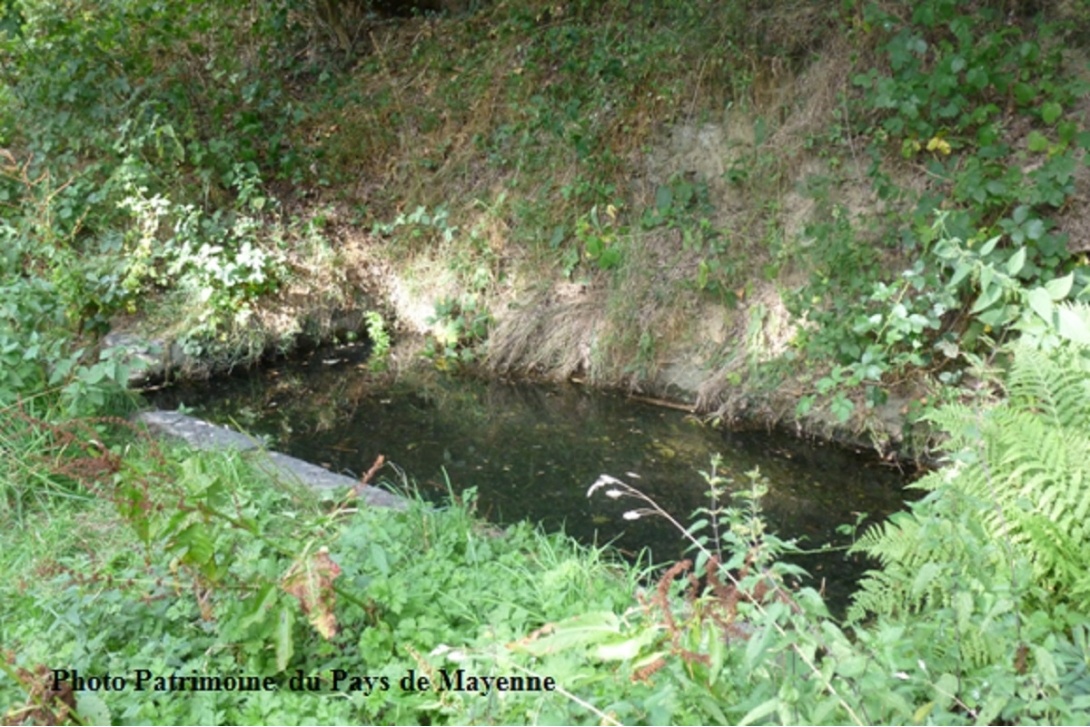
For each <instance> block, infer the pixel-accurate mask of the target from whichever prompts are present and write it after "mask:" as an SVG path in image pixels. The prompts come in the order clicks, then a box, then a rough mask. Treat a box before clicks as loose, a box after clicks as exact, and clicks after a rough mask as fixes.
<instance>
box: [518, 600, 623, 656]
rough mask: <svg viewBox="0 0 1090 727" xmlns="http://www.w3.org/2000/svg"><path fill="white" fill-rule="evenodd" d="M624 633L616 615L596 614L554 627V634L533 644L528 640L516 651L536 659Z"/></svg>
mask: <svg viewBox="0 0 1090 727" xmlns="http://www.w3.org/2000/svg"><path fill="white" fill-rule="evenodd" d="M545 628H547V627H545ZM542 631H544V629H542ZM620 632H621V621H620V619H619V618H618V617H617V615H616V614H615V613H613V612H612V611H592V612H590V613H585V614H582V615H579V616H575V617H573V618H569V619H566V620H564V621H561V622H560V623H557V624H553V625H552V632H551V633H549V634H548V635H546V636H543V637H541V638H537V639H532V640H530V639H524V640H523V641H520V642H518V643H516V644H514V645H513V646H512V648H514V649H516V650H518V651H525V652H527V653H529V654H533V655H535V656H544V655H545V654H555V653H558V652H560V651H564V650H565V649H571V648H576V647H589V646H593V645H595V644H601V643H602V642H604V641H607V640H608V639H609V638H610V637H613V636H616V635H618V634H619V633H620Z"/></svg>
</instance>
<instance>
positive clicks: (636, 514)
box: [621, 510, 643, 520]
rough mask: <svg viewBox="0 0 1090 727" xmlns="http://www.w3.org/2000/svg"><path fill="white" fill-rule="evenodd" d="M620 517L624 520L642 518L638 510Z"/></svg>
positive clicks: (630, 511)
mask: <svg viewBox="0 0 1090 727" xmlns="http://www.w3.org/2000/svg"><path fill="white" fill-rule="evenodd" d="M621 517H623V518H624V519H625V520H639V519H640V518H641V517H643V513H642V512H640V511H639V510H629V511H628V512H626V513H625V514H624V515H622V516H621Z"/></svg>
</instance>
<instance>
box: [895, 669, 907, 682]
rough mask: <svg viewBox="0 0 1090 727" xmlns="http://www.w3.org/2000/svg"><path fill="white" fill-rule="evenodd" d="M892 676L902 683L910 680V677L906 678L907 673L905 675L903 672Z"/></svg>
mask: <svg viewBox="0 0 1090 727" xmlns="http://www.w3.org/2000/svg"><path fill="white" fill-rule="evenodd" d="M893 676H895V677H896V678H898V679H900V680H902V681H908V680H909V679H910V678H911V677H909V676H908V674H907V673H905V672H903V671H898V672H894V673H893Z"/></svg>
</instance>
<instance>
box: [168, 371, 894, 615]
mask: <svg viewBox="0 0 1090 727" xmlns="http://www.w3.org/2000/svg"><path fill="white" fill-rule="evenodd" d="M358 358H359V356H358V355H355V352H354V351H353V350H344V351H337V350H332V351H330V350H327V351H322V352H317V353H315V354H314V355H312V356H311V357H310V359H308V360H307V361H303V362H295V363H291V364H285V365H281V366H277V367H273V368H269V369H265V370H262V371H258V372H254V373H249V374H247V375H244V376H235V377H231V378H227V379H222V380H219V381H214V382H207V383H205V384H201V385H194V384H187V385H181V386H176V387H172V388H170V389H167V390H164V391H162V392H160V393H159V394H158V395H157V397H156V404H157V405H158V406H160V407H162V408H175V407H177V405H179V404H184V405H185V406H187V407H188V408H189V409H191V410H192V411H193V413H194V414H196V415H197V416H201V417H204V418H206V419H209V420H212V421H217V422H220V423H224V424H232V425H235V426H240V427H242V428H244V429H246V430H248V431H250V432H251V433H253V434H259V435H263V436H265V437H267V439H268V441H269V445H270V447H272V448H275V449H278V450H280V451H283V452H286V453H289V454H292V455H294V456H297V457H300V458H302V459H305V460H308V461H311V462H316V463H319V464H322V465H325V466H326V467H328V468H330V469H332V470H334V471H337V472H342V473H346V474H350V475H354V476H358V475H360V474H362V473H363V472H365V471H367V469H368V468H369V467H370V466H371V464H372V463H373V462H374V461H375V459H376V457H378V455H380V454H381V455H384V456H385V457H386V460H387V461H388V462H389V463H391V466H390V467H389V468H388V469H386V470H384V473H386V474H387V475H388V476H390V479H397V477H396V470H395V469H394V468H395V467H396V468H400V469H401V470H403V471H404V472H405V473H406V474H407V475H408V476H409V477H410V478H411V479H412V480H414V481H415V482H416V483H417V486H418V488H419V490H420V492H421V494H422V495H423V496H424V497H426V498H428V499H432V500H436V501H441V500H443V499H445V498H446V497H448V487H449V488H450V489H451V490H453V491H454V492H456V493H460V492H462V491H464V490H466V489H468V488H476V491H477V495H478V509H479V511H480V512H481V514H483V515H485V516H487V517H488V518H490V519H491V520H493V521H495V522H499V523H511V522H515V521H517V520H521V519H531V520H534V521H537V522H540V523H541V524H542V525H543V526H544V527H545V528H547V529H559V528H563V529H564V530H565V531H566V532H567V533H569V534H570V535H572V536H573V537H575V538H577V539H578V540H580V541H582V542H584V543H604V542H611V543H613V544H614V545H615V546H616V547H618V548H620V549H621V550H622V551H624V552H627V553H629V554H633V555H634V554H635V553H637V552H639V551H640V550H641V549H643V548H650V549H651V552H652V556H653V558H654V560H655V561H656V562H664V561H668V560H676V559H677V558H678V557H680V556H681V555H682V554H683V553H684V550H685V542H684V541H683V540H682V539H681V538H680V537H679V536H678V534H677V532H676V530H675V529H674V528H673V527H672V526H671V525H669V523H667V522H666V521H665V520H664V519H661V518H654V517H643V518H640V519H638V520H635V521H630V520H625V519H624V517H623V514H624V512H625V511H627V510H631V509H633V508H634V507H636V506H638V505H639V503H637V502H635V501H632V500H624V499H622V500H617V501H614V500H611V499H609V498H607V497H604V496H602V495H601V494H600V493H599V494H597V495H596V496H595V497H593V498H591V499H588V498H587V496H586V493H587V489H588V488H589V487H590V485H591V484H592V483H593V482H594V481H595V480H596V479H597V478H598V476H599V475H601V474H609V475H612V476H615V477H618V478H620V479H622V480H625V481H626V482H629V483H630V484H633V485H635V486H638V487H639V488H640V489H641V490H642V491H643V492H645V493H646V494H648V495H650V496H651V497H653V498H654V499H655V501H656V502H658V503H659V504H660V505H661V506H662V507H663V508H664V509H666V510H667V511H669V512H670V513H671V514H672V515H673V516H674V517H675V518H677V519H679V520H680V521H682V522H683V523H687V522H689V519H690V516H691V514H692V513H693V511H694V510H695V509H697V508H698V507H700V506H702V505H706V504H707V499H706V489H707V488H706V486H705V484H704V480H703V478H702V476H701V475H700V473H699V471H700V470H705V471H707V470H709V469H710V466H711V457H712V455H713V454H715V453H719V454H721V455H722V457H723V465H722V471H723V473H724V474H727V475H728V476H732V477H733V478H734V479H735V481H736V482H737V483H738V485H739V486H744V484H745V483H746V482H747V479H746V477H745V476H744V473H746V472H747V471H750V470H752V469H754V468H759V469H760V471H761V473H762V474H764V475H765V476H766V477H767V478H768V480H769V482H770V491H769V493H768V495H767V497H766V498H765V499H764V503H763V504H764V508H765V510H766V515H767V519H768V521H769V524H770V527H771V528H772V529H773V530H775V531H776V532H777V533H778V534H779V535H780V536H781V537H784V538H798V539H799V541H800V544H801V545H802V546H803V547H807V548H815V549H816V548H818V547H820V546H821V545H823V544H825V543H833V544H844V543H845V542H847V541H846V539H845V538H844V537H843V536H840V535H838V534H837V533H836V527H837V526H838V525H840V524H842V523H853V522H855V521H856V516H857V514H858V513H868V514H869V518H868V522H873V521H875V520H876V519H878V518H881V517H885V516H887V515H889V514H890V513H892V512H894V511H896V510H898V509H901V508H902V507H903V501H904V497H905V493H904V492H903V491H902V487H903V485H904V484H905V482H906V478H905V476H904V475H903V474H902V473H900V472H898V471H897V470H896V469H893V468H891V467H889V466H887V465H885V464H883V463H881V462H879V461H877V460H876V459H874V458H872V457H869V456H865V455H860V454H859V453H855V452H851V451H847V450H843V449H839V448H836V447H831V446H823V445H816V444H812V443H807V442H803V441H800V440H798V439H795V438H793V437H790V436H788V435H786V434H784V433H771V434H770V433H766V432H763V431H759V432H755V431H746V432H723V431H720V430H716V429H713V428H711V427H709V426H707V425H705V424H703V423H701V422H700V421H699V420H698V419H697V418H695V417H693V416H690V415H687V414H685V413H684V412H681V411H677V410H674V409H670V408H664V407H661V406H654V405H651V404H647V403H643V402H640V401H634V400H632V399H629V398H627V397H625V396H622V395H620V394H612V393H605V392H600V391H596V390H591V389H587V388H584V387H579V386H575V385H530V384H514V383H500V382H482V381H478V380H466V379H461V378H441V377H437V376H435V375H428V374H425V375H421V376H419V377H414V378H402V379H401V380H399V381H397V382H395V383H393V384H391V383H390V382H389V381H382V382H380V381H378V380H376V379H375V378H374V377H373V376H372V375H371V374H370V373H369V372H368V371H367V370H366V366H365V365H364V364H362V363H360V362H359V361H358ZM637 476H638V477H637ZM799 562H800V564H801V565H803V566H804V567H805V568H807V569H808V570H809V571H810V572H811V574H812V575H813V576H814V577H815V585H817V584H819V583H820V581H821V579H825V581H826V591H827V593H828V595H829V596H830V597H831V598H832V599H833V600H834V601H836V602H839V603H843V601H844V600H845V598H846V596H847V594H848V593H849V592H850V589H851V588H852V584H853V582H854V580H855V579H856V578H857V577H858V575H859V574H860V572H861V570H862V568H863V567H864V566H865V565H866V564H865V563H863V562H860V561H859V559H857V558H856V559H855V560H853V561H849V560H846V559H845V556H844V555H843V553H840V552H834V553H825V554H821V555H816V556H808V557H805V558H802V559H800V560H799Z"/></svg>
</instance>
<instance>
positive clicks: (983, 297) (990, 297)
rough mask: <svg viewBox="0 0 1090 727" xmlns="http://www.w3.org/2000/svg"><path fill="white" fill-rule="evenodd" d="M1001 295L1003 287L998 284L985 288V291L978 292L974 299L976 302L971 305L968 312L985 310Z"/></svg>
mask: <svg viewBox="0 0 1090 727" xmlns="http://www.w3.org/2000/svg"><path fill="white" fill-rule="evenodd" d="M1002 295H1003V289H1002V288H1001V287H999V286H998V285H993V286H991V287H990V288H987V289H985V291H984V292H983V293H981V294H980V297H979V298H977V299H976V303H974V304H973V307H972V309H971V310H970V311H969V312H970V313H980V312H981V311H983V310H987V309H988V308H990V307H991V306H992V305H994V304H995V302H996V301H998V300H999V298H1000V296H1002Z"/></svg>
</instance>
